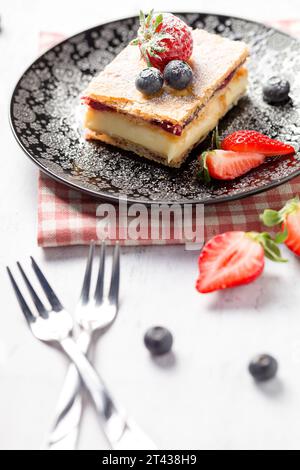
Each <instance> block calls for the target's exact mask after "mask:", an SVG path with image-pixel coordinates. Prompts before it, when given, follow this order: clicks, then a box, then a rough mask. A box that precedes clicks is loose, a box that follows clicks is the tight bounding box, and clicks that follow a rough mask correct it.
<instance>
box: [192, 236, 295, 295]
mask: <svg viewBox="0 0 300 470" xmlns="http://www.w3.org/2000/svg"><path fill="white" fill-rule="evenodd" d="M265 256H267V257H268V258H270V259H272V260H273V261H286V260H284V259H283V258H282V257H281V254H280V250H279V248H278V246H277V245H276V243H275V242H274V241H273V240H272V238H271V236H270V235H269V234H268V233H256V232H249V233H246V232H240V231H236V232H226V233H223V234H221V235H216V236H215V237H213V238H212V239H211V240H210V241H209V242H208V243H206V245H205V246H204V248H203V250H202V252H201V254H200V257H199V271H200V274H199V277H198V280H197V282H196V289H197V290H198V291H199V292H201V293H203V294H204V293H208V292H213V291H216V290H219V289H226V288H228V287H235V286H239V285H242V284H248V283H249V282H252V281H254V280H255V279H256V278H257V277H258V276H259V275H260V274H261V273H262V271H263V269H264V264H265Z"/></svg>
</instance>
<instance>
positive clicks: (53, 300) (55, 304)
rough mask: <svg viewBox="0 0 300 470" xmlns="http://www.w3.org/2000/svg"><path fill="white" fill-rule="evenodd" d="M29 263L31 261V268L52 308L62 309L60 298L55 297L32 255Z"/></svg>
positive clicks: (57, 310) (56, 310)
mask: <svg viewBox="0 0 300 470" xmlns="http://www.w3.org/2000/svg"><path fill="white" fill-rule="evenodd" d="M30 259H31V263H32V268H33V270H34V272H35V274H36V277H37V278H38V280H39V282H40V284H41V286H42V288H43V291H44V292H45V295H46V297H47V299H48V301H49V303H50V305H51V307H52V308H53V310H54V311H55V312H59V311H60V310H62V309H63V306H62V304H61V303H60V300H59V299H58V298H57V296H56V294H55V292H54V291H53V289H52V287H51V286H50V284H49V282H48V281H47V279H46V278H45V276H44V274H43V273H42V271H41V268H40V267H39V265H38V264H37V262H36V261H35V259H34V258H33V256H30Z"/></svg>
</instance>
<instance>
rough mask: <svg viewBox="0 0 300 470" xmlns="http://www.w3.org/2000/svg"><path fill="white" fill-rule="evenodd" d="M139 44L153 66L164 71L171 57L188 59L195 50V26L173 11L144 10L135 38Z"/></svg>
mask: <svg viewBox="0 0 300 470" xmlns="http://www.w3.org/2000/svg"><path fill="white" fill-rule="evenodd" d="M131 44H132V45H138V46H139V48H140V51H141V55H142V57H143V58H144V59H145V61H146V63H147V65H148V66H149V67H151V66H152V67H156V68H158V69H159V70H161V71H163V69H164V67H165V66H166V65H167V63H168V62H170V61H171V60H183V61H187V60H188V59H189V58H190V57H191V55H192V51H193V38H192V30H191V28H190V27H189V26H188V25H187V24H185V23H184V21H182V20H181V19H180V18H178V17H177V16H174V15H172V14H171V13H154V12H153V10H152V11H151V12H150V13H149V14H148V16H147V17H145V15H144V13H143V12H141V13H140V27H139V30H138V36H137V38H136V39H134V40H133V41H131Z"/></svg>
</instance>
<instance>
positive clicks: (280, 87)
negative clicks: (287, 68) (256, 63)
mask: <svg viewBox="0 0 300 470" xmlns="http://www.w3.org/2000/svg"><path fill="white" fill-rule="evenodd" d="M289 92H290V84H289V82H288V81H287V80H284V79H283V78H280V77H271V78H269V80H268V81H267V83H266V84H265V85H264V87H263V97H264V100H265V101H266V102H267V103H269V104H278V103H283V102H285V101H287V100H288V98H289Z"/></svg>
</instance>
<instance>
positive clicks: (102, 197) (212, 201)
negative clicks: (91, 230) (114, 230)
mask: <svg viewBox="0 0 300 470" xmlns="http://www.w3.org/2000/svg"><path fill="white" fill-rule="evenodd" d="M174 13H176V14H179V15H180V14H182V15H188V14H189V15H192V14H199V15H207V16H218V17H219V18H222V19H224V20H226V19H229V20H230V19H235V20H242V21H246V22H248V23H252V24H254V25H263V26H267V27H269V28H271V29H273V30H274V31H277V32H278V33H280V34H282V35H284V36H287V37H289V38H292V39H293V40H295V39H296V40H297V38H295V37H294V36H291V35H290V34H288V33H286V32H284V31H281V30H279V29H278V28H274V27H273V26H269V25H267V24H264V23H261V22H259V21H254V20H250V19H248V18H242V17H239V16H233V15H230V16H229V15H222V14H219V13H211V12H200V11H197V12H196V11H192V12H184V11H174ZM135 18H137V16H128V17H117V18H114V19H113V20H111V21H104V22H102V23H98V24H97V25H94V26H92V27H91V28H88V29H85V30H82V31H79V32H77V33H75V34H73V35H71V36H68V37H67V38H66V39H63V40H62V41H60V42H58V43H56V44H55V45H54V46H52V47H50V48H49V49H47V50H46V51H44V52H43V53H42V54H40V55H39V56H38V57H37V58H36V59H35V60H34V61H33V62H32V63H31V64H30V65H29V66H28V67H27V68H26V69H25V70H24V71H23V73H22V74H21V76H20V78H19V79H18V81H17V82H16V84H15V86H14V87H13V91H12V93H11V98H10V102H9V110H8V115H9V116H8V117H9V124H10V128H11V130H12V133H13V135H14V137H15V139H16V141H17V143H18V144H19V146H20V147H21V149H22V150H23V152H24V153H25V154H26V156H27V157H28V158H29V159H30V160H31V161H32V162H33V163H34V164H35V165H36V166H37V167H38V168H39V169H40V170H41V171H42V172H43V173H45V174H46V175H47V176H49V177H50V178H52V179H54V180H55V181H57V182H59V183H62V184H65V185H66V186H68V187H69V188H71V189H74V190H75V191H80V192H82V193H84V194H88V195H90V196H92V197H94V198H96V199H100V200H105V201H110V202H113V203H119V202H127V203H128V204H136V203H139V204H144V205H146V206H152V205H157V204H164V205H166V204H169V205H171V204H178V205H183V204H189V205H195V204H203V205H211V204H220V203H225V202H231V201H236V200H240V199H245V198H247V197H249V196H253V195H255V194H260V193H263V192H266V191H269V190H270V189H273V188H276V187H278V186H281V185H282V184H285V183H287V182H288V181H291V180H292V179H294V178H296V177H297V176H299V175H300V169H298V170H296V171H295V172H293V173H291V174H289V175H288V176H286V177H285V178H281V179H280V180H279V181H274V182H272V183H268V184H266V185H265V186H262V187H260V188H254V189H250V190H249V191H244V192H242V193H241V192H238V193H237V194H232V195H231V196H219V197H216V198H207V199H203V200H201V201H199V200H197V199H195V200H192V201H191V200H190V199H188V200H181V201H179V202H178V201H167V202H166V201H164V200H163V201H160V200H157V201H149V200H143V199H140V198H137V199H135V198H132V197H127V196H126V195H122V194H120V195H119V196H115V195H111V194H109V193H107V192H102V191H96V190H92V189H89V188H84V187H82V186H80V185H79V184H78V183H72V182H71V181H69V180H68V179H67V178H64V177H62V176H58V175H57V174H55V173H54V172H53V171H51V170H49V169H48V168H46V167H45V166H44V165H43V164H42V163H41V162H40V161H38V160H37V158H36V157H35V156H34V155H33V154H32V153H31V152H30V151H28V150H27V149H26V148H25V146H24V145H23V143H22V142H21V140H20V139H19V136H18V132H17V131H16V129H15V126H14V122H13V101H14V96H15V94H16V92H17V89H18V86H19V84H20V82H21V80H22V78H23V76H24V75H25V74H26V73H27V72H28V71H29V70H30V69H31V68H32V67H33V66H34V65H35V64H36V63H37V62H39V61H40V60H41V59H42V58H43V57H44V55H45V54H47V52H49V51H51V50H52V49H54V48H55V47H56V46H61V45H63V44H64V43H67V42H68V41H69V40H70V39H72V38H74V37H76V36H78V35H79V34H86V33H89V32H91V31H93V30H94V29H95V28H97V27H99V26H102V25H106V24H113V23H117V22H118V21H122V20H131V19H135Z"/></svg>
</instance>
